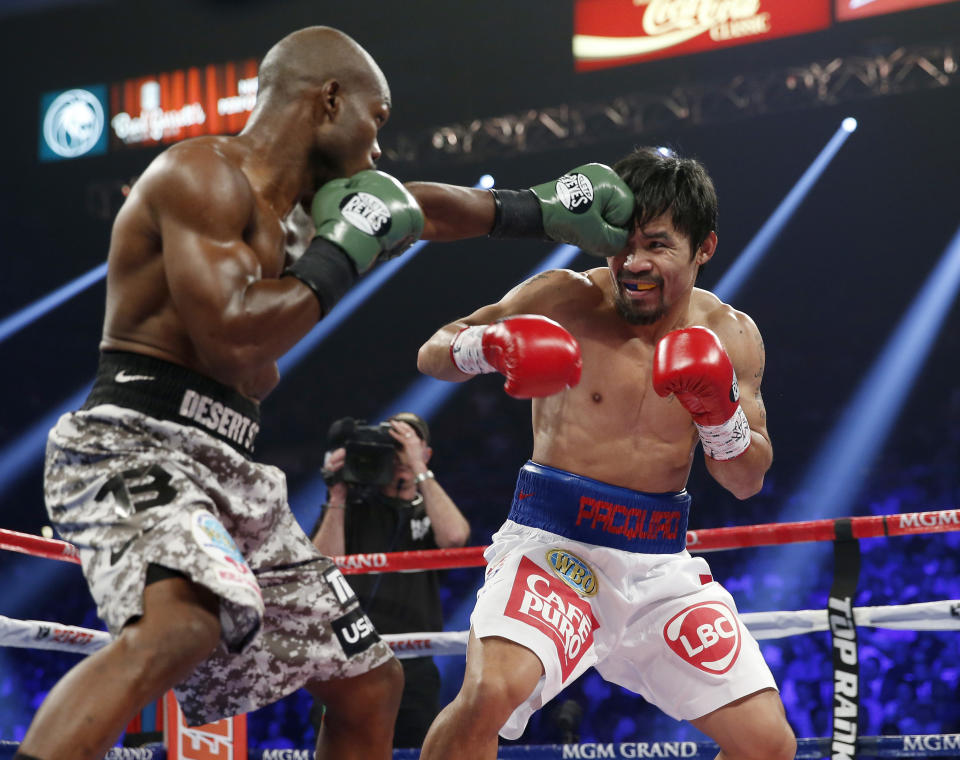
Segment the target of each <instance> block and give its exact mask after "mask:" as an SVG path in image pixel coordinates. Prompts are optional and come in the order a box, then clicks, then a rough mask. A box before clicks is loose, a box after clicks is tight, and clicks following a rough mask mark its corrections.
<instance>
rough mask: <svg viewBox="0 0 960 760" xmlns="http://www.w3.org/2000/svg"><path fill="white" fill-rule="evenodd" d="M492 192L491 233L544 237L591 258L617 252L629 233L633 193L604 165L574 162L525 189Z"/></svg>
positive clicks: (514, 236) (613, 254)
mask: <svg viewBox="0 0 960 760" xmlns="http://www.w3.org/2000/svg"><path fill="white" fill-rule="evenodd" d="M490 192H491V193H493V197H494V201H495V203H496V217H495V219H494V223H493V229H492V230H491V231H490V236H491V237H500V238H516V237H536V238H543V237H547V238H549V239H551V240H555V241H557V242H558V243H569V244H570V245H575V246H577V247H578V248H581V249H583V250H584V251H585V252H586V253H590V254H593V255H595V256H615V255H616V254H618V253H619V252H620V251H621V250H623V247H624V246H625V245H626V244H627V238H628V237H629V236H630V229H629V226H628V225H629V224H630V221H631V219H632V218H633V206H634V198H633V191H631V190H630V188H629V187H627V184H626V183H625V182H624V181H623V180H622V179H620V177H619V176H618V175H617V173H616V172H615V171H613V169H611V168H610V167H609V166H604V165H603V164H584V165H583V166H578V167H577V168H576V169H571V170H570V171H569V172H567V173H566V174H564V175H563V176H562V177H560V179H558V180H556V181H555V182H546V183H544V184H542V185H536V186H534V187H532V188H530V189H529V190H519V191H518V190H496V189H495V190H491V191H490Z"/></svg>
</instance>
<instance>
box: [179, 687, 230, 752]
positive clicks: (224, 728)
mask: <svg viewBox="0 0 960 760" xmlns="http://www.w3.org/2000/svg"><path fill="white" fill-rule="evenodd" d="M163 707H164V720H163V743H164V744H165V745H166V747H167V758H168V760H247V716H246V715H236V716H234V717H232V718H224V719H223V720H218V721H217V722H216V723H208V724H206V725H204V726H194V727H192V728H191V727H190V726H188V725H187V724H186V722H185V721H184V719H183V713H182V712H181V711H180V705H178V704H177V699H176V697H175V696H174V695H173V692H172V691H170V692H167V695H166V697H165V698H164V705H163Z"/></svg>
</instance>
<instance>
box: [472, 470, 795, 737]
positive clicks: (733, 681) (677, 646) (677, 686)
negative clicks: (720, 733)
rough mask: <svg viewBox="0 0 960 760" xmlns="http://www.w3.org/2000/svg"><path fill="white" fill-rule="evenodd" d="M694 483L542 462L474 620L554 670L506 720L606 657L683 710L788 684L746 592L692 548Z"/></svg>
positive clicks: (496, 541)
mask: <svg viewBox="0 0 960 760" xmlns="http://www.w3.org/2000/svg"><path fill="white" fill-rule="evenodd" d="M689 507H690V497H689V495H688V494H687V493H686V491H680V492H676V493H657V494H651V493H643V492H639V491H631V490H629V489H626V488H619V487H617V486H611V485H609V484H607V483H601V482H599V481H596V480H592V479H590V478H585V477H582V476H580V475H575V474H573V473H569V472H565V471H563V470H558V469H555V468H553V467H546V466H544V465H540V464H536V463H534V462H528V463H527V464H526V465H524V467H523V468H522V469H521V471H520V476H519V478H518V480H517V488H516V492H515V493H514V498H513V505H512V507H511V510H510V515H509V516H508V519H507V521H506V522H505V523H504V524H503V526H502V527H501V528H500V530H499V531H498V532H497V533H496V534H495V535H494V536H493V543H492V544H491V545H490V547H489V548H488V549H487V551H486V552H485V554H484V557H485V558H486V560H487V571H486V578H485V580H484V585H483V587H482V588H481V589H480V590H479V591H478V592H477V605H476V607H475V608H474V611H473V615H472V617H471V621H470V622H471V627H472V629H473V632H474V634H475V635H476V636H477V637H478V638H481V639H482V638H485V637H487V636H499V637H502V638H505V639H508V640H510V641H514V642H516V643H518V644H521V645H522V646H524V647H526V648H527V649H529V650H530V651H532V652H533V653H534V654H536V655H537V657H538V658H539V659H540V661H541V663H543V670H544V675H543V677H541V679H540V682H539V683H538V684H537V686H536V687H535V688H534V690H533V692H532V693H531V694H530V696H529V697H528V698H527V699H526V701H524V702H523V703H522V704H521V705H520V706H519V707H517V709H516V710H514V712H513V714H512V715H511V716H510V718H509V719H508V720H507V722H506V723H505V724H504V726H503V727H502V728H501V729H500V735H501V736H503V737H504V738H506V739H516V738H518V737H519V736H520V735H521V734H522V733H523V730H524V727H525V726H526V724H527V721H528V720H529V718H530V716H531V715H532V714H533V712H534V711H535V710H538V709H539V708H540V707H542V706H543V705H544V704H546V703H547V702H548V701H550V700H551V699H553V697H555V696H556V695H557V694H558V693H559V692H560V691H561V690H562V689H563V688H565V687H566V686H568V685H569V684H571V683H572V682H573V681H574V680H575V679H577V678H578V677H579V676H580V675H581V674H582V673H583V672H584V671H585V670H586V669H587V668H589V667H590V666H593V667H595V668H596V669H597V671H598V672H599V673H600V675H601V676H603V678H604V679H606V680H607V681H610V682H611V683H615V684H618V685H620V686H623V687H625V688H627V689H630V690H631V691H633V692H636V693H637V694H640V695H641V696H642V697H643V698H644V699H646V700H647V701H648V702H650V703H651V704H654V705H656V706H657V707H659V708H660V709H661V710H663V711H664V712H665V713H667V714H668V715H670V716H671V717H673V718H676V719H677V720H691V719H694V718H699V717H701V716H704V715H706V714H707V713H710V712H712V711H714V710H716V709H718V708H720V707H722V706H724V705H726V704H729V703H730V702H733V701H734V700H737V699H739V698H741V697H745V696H747V695H749V694H752V693H754V692H757V691H760V690H762V689H776V688H777V687H776V683H775V682H774V680H773V675H772V674H771V673H770V669H769V668H768V667H767V665H766V663H765V662H764V660H763V657H762V655H761V654H760V648H759V647H758V646H757V642H756V640H755V639H754V638H753V637H752V636H751V635H750V633H749V632H748V631H747V629H746V626H744V624H743V623H742V622H741V621H740V616H739V614H738V613H737V606H736V604H735V603H734V601H733V597H732V596H730V594H729V593H728V592H727V591H726V589H724V588H723V586H721V585H720V584H719V583H717V582H716V581H715V580H713V577H712V575H711V573H710V567H709V566H708V565H707V562H706V560H704V559H703V558H701V557H692V556H690V554H689V552H687V550H686V549H685V548H684V547H685V542H686V526H687V515H688V513H689Z"/></svg>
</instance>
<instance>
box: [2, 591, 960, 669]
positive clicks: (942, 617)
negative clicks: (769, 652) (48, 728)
mask: <svg viewBox="0 0 960 760" xmlns="http://www.w3.org/2000/svg"><path fill="white" fill-rule="evenodd" d="M827 614H828V613H827V610H793V611H783V612H745V613H741V615H740V617H741V619H742V620H743V622H744V624H745V625H746V626H747V628H748V629H749V630H750V633H752V634H753V636H754V638H756V639H782V638H785V637H787V636H796V635H798V634H801V633H815V632H817V631H826V630H829V628H830V623H829V620H828V617H827ZM853 614H854V619H855V620H856V623H857V625H860V626H869V627H871V628H891V629H898V630H910V631H960V599H945V600H942V601H938V602H918V603H916V604H893V605H889V606H883V607H854V608H853ZM468 636H469V632H468V631H445V632H434V633H403V634H385V635H383V636H382V637H381V638H383V640H384V641H386V642H387V643H388V644H389V645H390V646H391V648H392V649H393V651H394V654H395V655H396V656H397V657H399V658H401V659H404V658H408V657H428V656H434V655H437V656H440V655H450V654H460V655H462V654H465V653H466V651H467V637H468ZM109 642H110V634H108V633H105V632H104V631H95V630H93V629H90V628H80V627H77V626H73V625H63V624H61V623H49V622H44V621H41V620H16V619H14V618H9V617H5V616H3V615H0V646H6V647H21V648H26V649H56V650H60V651H63V652H82V653H85V654H89V653H91V652H96V651H97V650H98V649H102V648H103V647H105V646H106V645H107V644H108V643H109Z"/></svg>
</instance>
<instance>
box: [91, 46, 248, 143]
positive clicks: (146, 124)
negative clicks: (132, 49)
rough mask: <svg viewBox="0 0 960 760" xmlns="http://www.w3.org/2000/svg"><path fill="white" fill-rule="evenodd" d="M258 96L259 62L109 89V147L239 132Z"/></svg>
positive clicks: (183, 72)
mask: <svg viewBox="0 0 960 760" xmlns="http://www.w3.org/2000/svg"><path fill="white" fill-rule="evenodd" d="M256 96H257V61H256V60H255V59H252V58H251V59H248V60H245V61H239V62H229V63H222V64H208V65H206V66H194V67H191V68H189V69H179V70H177V71H169V72H166V73H163V74H156V75H152V76H143V77H137V78H136V79H127V80H126V81H124V82H118V83H116V84H112V85H110V146H111V147H112V148H117V147H124V146H133V147H140V146H145V145H157V144H165V143H173V142H177V141H179V140H184V139H186V138H188V137H198V136H200V135H221V134H235V133H237V132H239V131H240V130H241V129H243V126H244V124H246V123H247V117H248V116H249V115H250V112H251V111H252V110H253V104H254V101H255V100H256Z"/></svg>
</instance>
